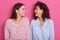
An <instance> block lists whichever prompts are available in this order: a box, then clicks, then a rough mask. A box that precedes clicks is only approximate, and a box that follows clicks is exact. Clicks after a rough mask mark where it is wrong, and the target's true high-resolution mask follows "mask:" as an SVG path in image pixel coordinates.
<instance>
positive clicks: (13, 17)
mask: <svg viewBox="0 0 60 40" xmlns="http://www.w3.org/2000/svg"><path fill="white" fill-rule="evenodd" d="M23 5H24V4H22V3H16V4H15V5H14V7H13V9H12V15H11V19H16V18H17V13H16V10H19V8H20V7H21V6H23Z"/></svg>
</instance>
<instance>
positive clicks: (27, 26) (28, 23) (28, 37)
mask: <svg viewBox="0 0 60 40" xmlns="http://www.w3.org/2000/svg"><path fill="white" fill-rule="evenodd" d="M26 28H27V40H30V22H29V20H28V19H27V20H26Z"/></svg>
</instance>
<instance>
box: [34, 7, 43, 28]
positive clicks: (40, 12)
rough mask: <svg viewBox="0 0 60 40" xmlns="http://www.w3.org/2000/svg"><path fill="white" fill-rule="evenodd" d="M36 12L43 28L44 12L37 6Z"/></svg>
mask: <svg viewBox="0 0 60 40" xmlns="http://www.w3.org/2000/svg"><path fill="white" fill-rule="evenodd" d="M34 12H35V14H36V15H35V16H37V17H38V18H39V21H40V26H41V27H42V25H43V24H44V21H43V18H42V14H43V10H42V9H41V8H40V7H39V6H36V8H35V10H34Z"/></svg>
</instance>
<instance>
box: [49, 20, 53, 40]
mask: <svg viewBox="0 0 60 40" xmlns="http://www.w3.org/2000/svg"><path fill="white" fill-rule="evenodd" d="M49 26H50V27H49V29H50V38H49V40H54V23H53V21H52V20H51V21H50V24H49Z"/></svg>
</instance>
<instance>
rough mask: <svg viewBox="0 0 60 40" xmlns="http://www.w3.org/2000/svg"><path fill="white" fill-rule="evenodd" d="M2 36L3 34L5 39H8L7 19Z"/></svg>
mask: <svg viewBox="0 0 60 40" xmlns="http://www.w3.org/2000/svg"><path fill="white" fill-rule="evenodd" d="M4 36H5V40H9V30H8V21H7V22H6V24H5V28H4Z"/></svg>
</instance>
